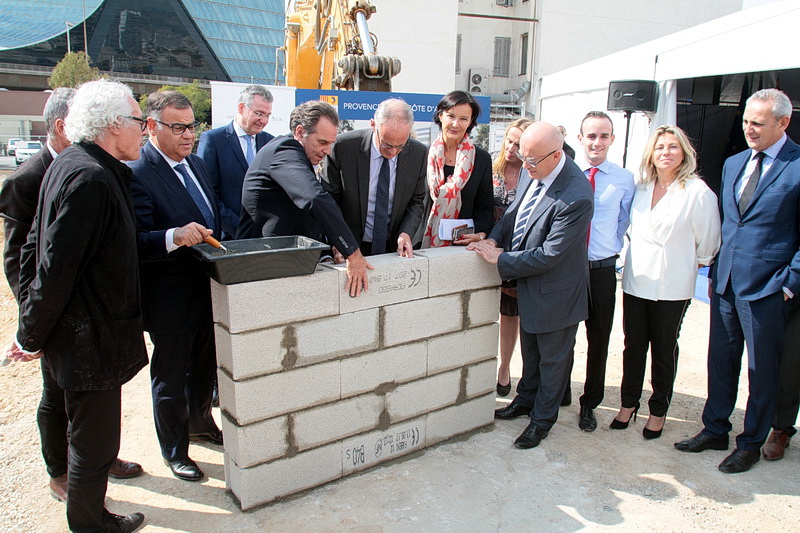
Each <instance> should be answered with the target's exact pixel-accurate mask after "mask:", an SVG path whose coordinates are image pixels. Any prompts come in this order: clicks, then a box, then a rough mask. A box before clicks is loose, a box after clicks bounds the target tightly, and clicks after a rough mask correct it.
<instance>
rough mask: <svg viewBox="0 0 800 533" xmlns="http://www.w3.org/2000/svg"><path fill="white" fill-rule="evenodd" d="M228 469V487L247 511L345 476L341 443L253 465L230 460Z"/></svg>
mask: <svg viewBox="0 0 800 533" xmlns="http://www.w3.org/2000/svg"><path fill="white" fill-rule="evenodd" d="M228 471H229V472H230V476H228V478H227V485H228V488H229V489H230V490H231V491H232V492H233V493H234V495H236V497H237V498H238V499H239V503H240V505H241V507H242V510H243V511H246V510H247V509H251V508H253V507H255V506H257V505H261V504H264V503H268V502H271V501H272V500H274V499H276V498H280V497H282V496H288V495H290V494H294V493H295V492H299V491H301V490H305V489H310V488H312V487H316V486H318V485H322V484H323V483H327V482H328V481H333V480H334V479H338V478H340V477H342V452H341V444H340V443H337V444H332V445H330V446H323V447H322V448H315V449H313V450H309V451H307V452H303V453H300V454H297V455H295V456H293V457H290V458H286V459H279V460H277V461H273V462H271V463H266V464H263V465H258V466H254V467H252V468H241V467H239V466H237V465H236V463H234V462H233V461H232V460H230V459H229V460H228Z"/></svg>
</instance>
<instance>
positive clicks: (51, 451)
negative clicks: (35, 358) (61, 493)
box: [36, 357, 69, 477]
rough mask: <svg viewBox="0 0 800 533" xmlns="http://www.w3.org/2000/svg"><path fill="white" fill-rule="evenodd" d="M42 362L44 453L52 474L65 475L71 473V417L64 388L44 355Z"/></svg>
mask: <svg viewBox="0 0 800 533" xmlns="http://www.w3.org/2000/svg"><path fill="white" fill-rule="evenodd" d="M40 362H41V365H42V398H41V399H40V400H39V409H38V410H37V411H36V423H37V424H38V426H39V437H40V439H41V441H42V456H43V457H44V463H45V465H46V466H47V473H48V474H50V477H61V476H64V475H66V473H67V453H68V451H67V450H68V449H69V444H68V442H67V432H68V430H69V419H68V418H67V408H66V406H65V405H64V401H65V400H64V389H62V388H61V387H59V386H58V383H57V382H56V380H55V379H53V376H52V374H50V367H49V366H47V363H46V362H45V358H44V357H42V358H41V359H40Z"/></svg>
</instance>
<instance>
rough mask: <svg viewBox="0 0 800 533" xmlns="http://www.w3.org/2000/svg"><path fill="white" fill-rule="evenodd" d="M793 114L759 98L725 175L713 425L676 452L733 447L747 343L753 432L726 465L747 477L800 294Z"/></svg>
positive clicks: (716, 273) (714, 279) (788, 106)
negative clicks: (790, 127)
mask: <svg viewBox="0 0 800 533" xmlns="http://www.w3.org/2000/svg"><path fill="white" fill-rule="evenodd" d="M791 115H792V103H791V101H790V100H789V98H788V97H787V96H786V95H785V94H784V93H782V92H781V91H778V90H777V89H764V90H761V91H758V92H756V93H754V94H753V95H752V96H750V98H749V99H748V100H747V104H746V106H745V110H744V116H743V120H742V126H743V129H744V136H745V139H746V140H747V144H748V146H750V150H746V151H744V152H742V153H739V154H736V155H734V156H732V157H730V158H728V160H727V161H726V162H725V165H724V166H723V169H722V185H721V188H720V193H719V203H720V211H721V217H722V246H721V247H720V250H719V255H718V256H717V261H716V262H715V263H714V265H713V266H712V268H711V289H712V294H711V332H710V336H709V341H708V400H707V401H706V405H705V409H704V410H703V426H704V427H703V430H702V431H701V432H700V433H698V434H697V435H695V436H694V437H692V438H690V439H686V440H683V441H680V442H677V443H675V447H676V448H678V449H679V450H681V451H687V452H700V451H703V450H709V449H711V450H727V449H728V433H729V432H730V430H731V423H730V415H731V413H732V412H733V408H734V404H735V402H736V393H737V390H738V385H739V370H740V368H741V364H742V363H741V359H742V351H743V348H744V345H745V343H746V344H747V355H748V360H749V362H748V368H749V370H750V371H749V375H748V377H749V379H748V382H749V389H750V395H749V397H748V399H747V409H746V411H745V418H744V431H742V433H740V434H739V435H738V436H737V437H736V449H735V450H734V451H733V453H731V454H730V455H729V456H728V457H726V458H725V460H724V461H722V463H720V465H719V470H720V471H722V472H724V473H736V472H745V471H747V470H749V469H750V468H751V467H752V466H753V465H754V464H755V463H756V461H758V459H759V456H760V449H761V446H762V445H763V444H764V440H765V439H766V438H767V433H768V432H769V428H770V424H771V422H772V419H773V416H774V415H775V406H776V397H777V393H778V374H779V367H780V359H781V352H782V351H783V339H784V325H785V317H786V315H787V313H788V310H789V307H790V305H791V303H792V302H790V301H789V300H790V299H792V298H794V297H795V296H797V295H798V294H800V147H798V145H796V144H795V143H794V142H792V140H791V139H789V138H788V137H787V136H786V134H785V130H786V127H787V126H788V125H789V120H790V118H791Z"/></svg>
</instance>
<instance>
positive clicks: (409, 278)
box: [326, 254, 428, 313]
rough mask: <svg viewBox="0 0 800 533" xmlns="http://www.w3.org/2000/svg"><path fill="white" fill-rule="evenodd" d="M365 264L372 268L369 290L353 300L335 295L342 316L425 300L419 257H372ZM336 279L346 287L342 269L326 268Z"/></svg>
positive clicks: (424, 273) (425, 280) (425, 275)
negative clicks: (336, 276) (336, 275)
mask: <svg viewBox="0 0 800 533" xmlns="http://www.w3.org/2000/svg"><path fill="white" fill-rule="evenodd" d="M367 261H368V262H369V263H370V264H371V265H372V266H374V267H375V269H374V270H370V271H369V289H368V290H367V292H365V293H361V294H360V295H359V296H358V297H357V298H351V297H350V296H349V295H348V294H347V293H345V292H344V291H340V292H339V308H340V309H341V312H342V313H352V312H354V311H360V310H362V309H371V308H375V307H382V306H384V305H390V304H394V303H398V302H407V301H409V300H418V299H420V298H427V296H428V260H427V259H425V258H422V257H416V254H415V257H413V258H411V259H408V258H405V257H400V256H398V255H397V254H384V255H374V256H370V257H368V258H367ZM326 266H327V267H328V268H331V269H332V270H334V271H336V272H337V273H338V275H339V285H340V286H342V287H344V285H345V283H347V272H346V267H345V265H343V264H342V265H326Z"/></svg>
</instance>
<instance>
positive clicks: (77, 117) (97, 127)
mask: <svg viewBox="0 0 800 533" xmlns="http://www.w3.org/2000/svg"><path fill="white" fill-rule="evenodd" d="M129 96H130V97H131V98H133V92H132V91H131V89H130V87H128V86H127V85H124V84H122V83H119V82H116V81H109V80H105V79H103V80H96V81H89V82H86V83H84V84H82V85H81V86H80V87H78V90H77V91H76V92H75V96H74V97H73V99H72V104H71V105H70V108H69V114H68V115H67V119H66V120H65V123H66V134H67V138H68V139H69V140H70V141H72V142H73V143H78V142H81V141H88V142H96V141H97V140H99V139H102V138H103V136H104V135H105V132H106V130H108V129H109V128H111V127H113V126H117V125H119V123H120V121H121V118H122V117H124V116H126V115H129V114H130V113H131V106H130V103H129V101H128V98H127V97H129Z"/></svg>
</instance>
